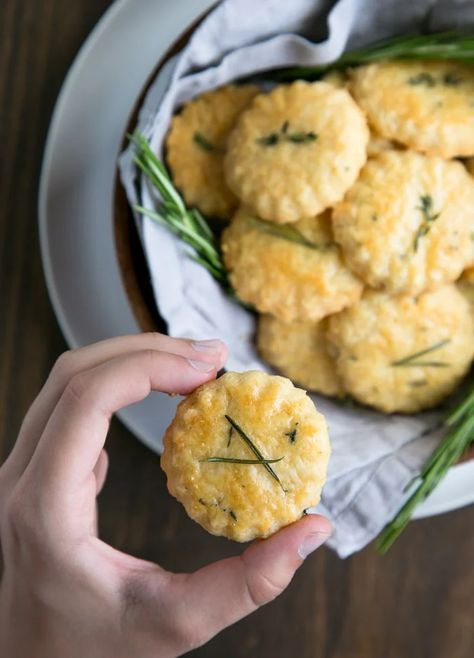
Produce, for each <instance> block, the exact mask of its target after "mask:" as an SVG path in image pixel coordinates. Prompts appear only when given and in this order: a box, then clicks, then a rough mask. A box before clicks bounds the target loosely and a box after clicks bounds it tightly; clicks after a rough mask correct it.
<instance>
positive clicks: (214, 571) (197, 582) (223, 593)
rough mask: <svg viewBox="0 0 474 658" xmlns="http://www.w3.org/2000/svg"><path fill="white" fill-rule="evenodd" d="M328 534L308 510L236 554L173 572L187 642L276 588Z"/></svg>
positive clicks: (205, 636)
mask: <svg viewBox="0 0 474 658" xmlns="http://www.w3.org/2000/svg"><path fill="white" fill-rule="evenodd" d="M330 534H331V524H330V523H329V521H328V520H327V519H325V518H324V517H322V516H317V515H308V516H305V517H303V518H302V519H301V520H299V521H297V522H296V523H293V524H292V525H289V526H287V527H286V528H283V529H282V530H280V531H279V532H277V533H275V534H274V535H272V536H271V537H269V538H268V539H264V540H262V541H256V542H254V543H253V544H252V545H251V546H249V548H247V550H246V551H245V552H244V553H243V554H242V555H240V556H238V557H233V558H229V559H226V560H221V561H219V562H215V563H213V564H210V565H208V566H206V567H204V568H202V569H199V570H198V571H195V572H194V573H192V574H188V575H186V576H177V581H175V586H176V588H177V590H178V591H176V590H175V591H173V598H175V596H176V597H177V598H175V601H179V602H180V605H179V607H181V605H182V606H183V609H184V610H186V611H187V629H186V631H187V632H186V636H187V638H188V639H190V640H191V642H190V644H192V645H193V646H197V645H198V644H203V643H204V642H206V641H207V640H209V639H210V638H211V637H213V636H214V635H215V634H216V633H218V632H219V631H221V630H222V629H224V628H225V627H226V626H229V625H230V624H232V623H234V622H236V621H237V620H238V619H241V618H242V617H245V616H246V615H248V614H250V613H251V612H253V611H254V610H256V609H257V608H259V607H260V606H262V605H265V604H266V603H269V602H270V601H272V600H273V599H274V598H275V597H277V596H278V595H279V594H281V593H282V592H283V590H284V589H285V588H286V587H287V585H288V584H289V583H290V581H291V579H292V578H293V575H294V573H295V571H296V569H298V567H299V566H300V565H301V564H302V562H303V560H304V559H305V557H307V556H308V555H309V554H310V553H311V552H312V551H313V550H315V549H316V548H318V547H319V546H321V545H322V544H323V543H324V542H325V541H326V540H327V539H328V537H329V536H330ZM173 589H174V588H173ZM190 611H192V613H191V614H190Z"/></svg>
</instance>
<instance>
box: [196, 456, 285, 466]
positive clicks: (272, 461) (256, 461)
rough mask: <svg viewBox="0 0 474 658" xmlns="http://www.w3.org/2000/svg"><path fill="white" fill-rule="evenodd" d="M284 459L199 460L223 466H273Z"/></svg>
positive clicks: (209, 458)
mask: <svg viewBox="0 0 474 658" xmlns="http://www.w3.org/2000/svg"><path fill="white" fill-rule="evenodd" d="M282 459H284V457H278V459H239V458H237V457H219V456H216V457H207V458H206V459H201V460H200V461H201V463H203V462H218V463H221V462H222V463H224V464H275V463H276V462H281V460H282Z"/></svg>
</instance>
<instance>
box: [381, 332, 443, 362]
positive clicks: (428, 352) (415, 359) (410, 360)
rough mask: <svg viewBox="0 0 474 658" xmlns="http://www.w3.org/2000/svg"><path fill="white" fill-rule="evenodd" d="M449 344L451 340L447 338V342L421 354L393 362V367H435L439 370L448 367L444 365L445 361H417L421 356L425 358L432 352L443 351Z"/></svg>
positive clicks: (436, 344) (417, 353) (441, 342)
mask: <svg viewBox="0 0 474 658" xmlns="http://www.w3.org/2000/svg"><path fill="white" fill-rule="evenodd" d="M449 342H450V339H449V338H446V339H445V340H441V341H440V342H439V343H435V344H434V345H431V346H430V347H427V348H425V349H424V350H420V351H419V352H414V353H413V354H410V355H409V356H405V357H404V358H403V359H399V360H398V361H392V363H391V365H392V366H433V367H438V368H440V367H446V366H448V365H449V364H448V363H444V362H443V361H417V359H419V358H420V357H421V356H425V355H426V354H430V353H431V352H435V351H436V350H439V349H441V348H442V347H444V346H445V345H447V344H448V343H449Z"/></svg>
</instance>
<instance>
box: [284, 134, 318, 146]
mask: <svg viewBox="0 0 474 658" xmlns="http://www.w3.org/2000/svg"><path fill="white" fill-rule="evenodd" d="M317 139H318V136H317V135H316V133H314V132H313V131H310V132H308V133H301V132H300V133H293V134H291V135H288V137H287V140H288V141H289V142H293V143H294V144H300V143H302V142H315V141H316V140H317Z"/></svg>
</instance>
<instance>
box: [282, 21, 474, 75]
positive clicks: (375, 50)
mask: <svg viewBox="0 0 474 658" xmlns="http://www.w3.org/2000/svg"><path fill="white" fill-rule="evenodd" d="M382 59H406V60H428V59H432V60H451V61H458V62H463V63H466V64H474V36H472V35H464V34H457V33H455V32H439V33H435V34H422V35H416V34H412V35H408V36H407V35H405V36H401V37H395V38H393V39H384V40H382V41H376V42H374V43H372V44H370V45H368V46H365V47H363V48H359V49H357V50H350V51H348V52H346V53H344V54H343V55H342V56H341V57H339V59H337V60H335V61H334V62H331V63H330V64H323V65H321V66H310V67H303V66H301V67H296V68H288V69H280V70H277V71H275V72H274V73H273V74H272V78H273V79H276V80H318V79H319V78H321V77H322V76H324V75H326V73H328V72H329V71H337V70H345V69H347V68H350V67H354V66H362V65H364V64H369V63H370V62H376V61H378V60H382ZM447 84H449V82H448V83H447Z"/></svg>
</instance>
